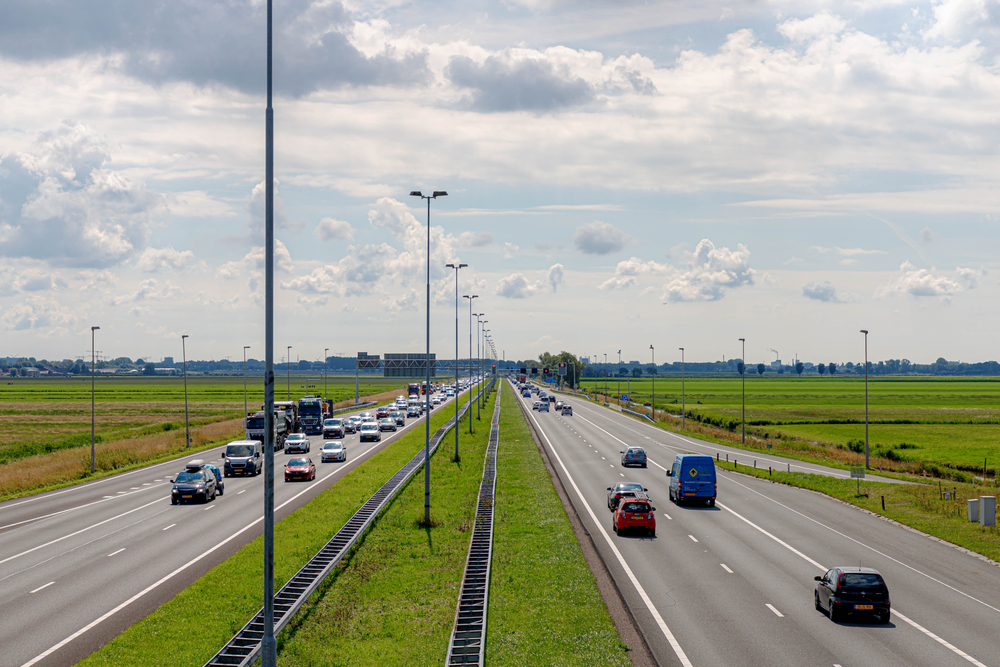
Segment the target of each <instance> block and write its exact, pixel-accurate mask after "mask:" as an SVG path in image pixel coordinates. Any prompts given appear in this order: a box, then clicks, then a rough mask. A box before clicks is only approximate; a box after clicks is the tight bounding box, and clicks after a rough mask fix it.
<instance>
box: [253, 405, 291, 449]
mask: <svg viewBox="0 0 1000 667" xmlns="http://www.w3.org/2000/svg"><path fill="white" fill-rule="evenodd" d="M265 416H266V413H265V412H264V411H263V410H258V411H257V412H252V413H250V414H248V415H247V418H246V431H247V440H259V441H260V442H264V434H265V433H267V419H265ZM287 436H288V422H287V421H286V420H285V413H284V412H283V411H279V410H275V411H274V449H275V451H277V450H279V449H284V448H285V438H286V437H287Z"/></svg>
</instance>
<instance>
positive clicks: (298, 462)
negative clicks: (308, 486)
mask: <svg viewBox="0 0 1000 667" xmlns="http://www.w3.org/2000/svg"><path fill="white" fill-rule="evenodd" d="M288 465H290V466H307V465H309V459H289V460H288Z"/></svg>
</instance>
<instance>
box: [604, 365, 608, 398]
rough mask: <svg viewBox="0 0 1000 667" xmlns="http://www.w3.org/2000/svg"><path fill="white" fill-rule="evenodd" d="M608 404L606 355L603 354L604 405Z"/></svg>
mask: <svg viewBox="0 0 1000 667" xmlns="http://www.w3.org/2000/svg"><path fill="white" fill-rule="evenodd" d="M607 403H608V353H607V352H605V353H604V404H605V405H607Z"/></svg>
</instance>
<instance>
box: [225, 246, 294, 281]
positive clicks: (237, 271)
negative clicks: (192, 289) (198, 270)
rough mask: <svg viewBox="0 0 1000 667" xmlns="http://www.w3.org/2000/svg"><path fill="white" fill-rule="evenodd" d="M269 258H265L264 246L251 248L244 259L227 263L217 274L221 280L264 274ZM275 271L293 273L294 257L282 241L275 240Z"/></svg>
mask: <svg viewBox="0 0 1000 667" xmlns="http://www.w3.org/2000/svg"><path fill="white" fill-rule="evenodd" d="M266 260H267V258H266V257H265V256H264V246H257V247H255V248H251V249H250V252H248V253H247V254H246V255H244V256H243V259H240V260H237V261H234V262H226V263H225V264H223V265H222V266H220V267H219V269H218V270H217V271H216V272H215V275H217V276H218V277H220V278H240V277H242V276H245V275H247V274H249V273H262V272H263V271H264V264H265V262H266ZM274 270H275V271H291V270H292V255H291V253H290V252H288V248H287V247H285V244H284V243H282V242H281V241H280V240H278V239H275V240H274Z"/></svg>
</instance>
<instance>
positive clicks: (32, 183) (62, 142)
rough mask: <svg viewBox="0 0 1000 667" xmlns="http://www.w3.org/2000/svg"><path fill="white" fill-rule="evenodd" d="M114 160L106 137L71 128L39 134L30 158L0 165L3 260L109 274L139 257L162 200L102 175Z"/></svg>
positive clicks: (161, 212) (130, 182)
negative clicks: (112, 268) (101, 270)
mask: <svg viewBox="0 0 1000 667" xmlns="http://www.w3.org/2000/svg"><path fill="white" fill-rule="evenodd" d="M110 160H111V151H110V147H109V145H108V142H107V140H106V139H105V138H104V136H103V135H101V134H100V133H99V132H97V131H95V130H93V129H91V128H90V127H88V126H87V125H84V124H82V123H71V122H68V121H66V122H63V124H62V125H60V126H59V127H58V128H57V129H55V130H51V131H47V132H42V133H40V134H39V135H38V138H37V139H36V141H35V142H34V144H33V145H32V146H31V148H30V152H26V153H21V154H20V155H17V156H13V155H6V156H2V157H0V175H2V177H0V202H2V203H3V205H2V206H0V237H2V240H3V242H2V243H0V254H2V255H4V256H6V257H15V258H16V257H30V258H35V259H41V260H45V261H47V262H49V263H51V264H54V265H63V266H93V267H107V266H114V265H116V264H120V263H122V262H123V261H125V260H127V259H129V258H130V257H132V256H133V255H134V254H135V253H136V252H138V251H140V250H141V249H142V248H143V247H144V246H145V245H146V242H147V240H148V238H149V231H150V227H151V226H152V225H153V224H154V222H155V221H156V220H158V219H161V218H163V217H165V216H166V214H167V209H166V206H165V200H164V198H163V197H162V196H161V195H160V194H158V193H156V192H153V191H151V190H147V189H146V186H145V184H143V183H142V182H141V181H137V180H134V179H130V178H127V177H125V176H123V175H122V174H121V173H120V172H117V171H112V170H110V169H107V168H105V165H106V164H107V163H108V162H110Z"/></svg>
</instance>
